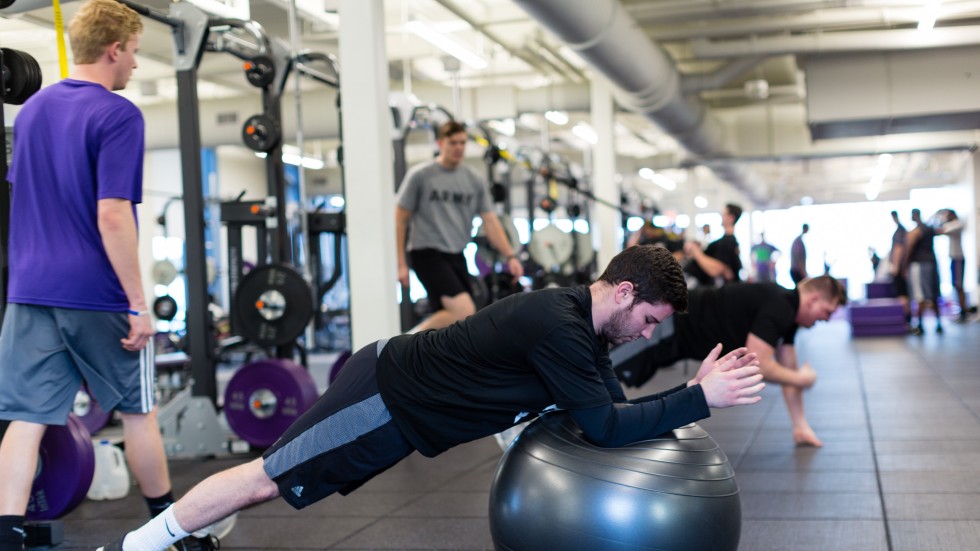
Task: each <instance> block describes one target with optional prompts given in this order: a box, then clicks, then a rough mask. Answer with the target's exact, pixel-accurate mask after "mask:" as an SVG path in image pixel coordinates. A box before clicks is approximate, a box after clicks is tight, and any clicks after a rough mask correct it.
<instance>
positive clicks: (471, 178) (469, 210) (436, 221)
mask: <svg viewBox="0 0 980 551" xmlns="http://www.w3.org/2000/svg"><path fill="white" fill-rule="evenodd" d="M396 201H397V203H398V206H400V207H402V208H403V209H406V210H408V211H411V213H412V221H411V223H410V225H411V231H409V236H408V244H407V247H406V248H407V249H408V250H410V251H414V250H418V249H435V250H437V251H442V252H445V253H458V252H461V251H462V250H463V248H464V247H466V244H467V243H469V241H470V233H471V232H472V230H473V217H474V216H476V215H477V214H482V213H484V212H487V211H488V210H490V205H491V201H490V192H489V190H488V189H487V186H486V185H484V183H483V179H482V178H480V177H479V176H478V175H477V173H476V172H475V171H474V170H473V169H471V168H469V167H468V166H464V165H459V166H457V167H456V168H455V169H453V170H448V169H445V168H443V167H442V166H440V165H439V163H437V162H435V161H433V162H430V163H423V164H420V165H416V166H414V167H412V169H411V170H409V171H408V174H406V175H405V180H404V181H403V182H402V185H401V188H399V190H398V197H397V199H396Z"/></svg>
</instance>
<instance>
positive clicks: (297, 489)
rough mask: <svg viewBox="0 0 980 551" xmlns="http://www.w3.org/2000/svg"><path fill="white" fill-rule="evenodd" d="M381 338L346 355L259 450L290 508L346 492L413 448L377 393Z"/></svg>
mask: <svg viewBox="0 0 980 551" xmlns="http://www.w3.org/2000/svg"><path fill="white" fill-rule="evenodd" d="M385 342H387V341H379V342H376V343H372V344H369V345H367V346H365V347H364V348H362V349H360V350H358V351H357V353H356V354H354V355H353V356H351V358H350V359H349V360H347V363H346V364H344V368H343V370H341V372H340V375H339V376H338V377H337V379H336V380H335V381H334V382H333V383H331V384H330V386H329V387H328V388H327V391H326V392H325V393H324V394H323V396H321V397H320V399H319V400H317V401H316V403H315V404H313V407H311V408H310V409H309V411H307V412H306V413H305V414H303V416H302V417H300V418H299V419H297V420H296V422H295V423H293V424H292V426H290V427H289V428H288V429H286V433H285V434H283V435H282V437H281V438H279V440H278V441H277V442H276V443H275V444H273V446H272V447H271V448H269V449H268V450H266V452H265V454H263V455H262V457H263V459H264V460H265V463H264V465H263V467H264V468H265V472H266V474H268V475H269V478H271V479H272V480H274V481H275V482H276V485H278V486H279V493H280V494H281V495H282V498H283V499H285V500H286V502H287V503H289V504H290V505H291V506H293V507H294V508H296V509H302V508H303V507H306V506H307V505H311V504H313V503H316V502H317V501H319V500H321V499H323V498H325V497H327V496H329V495H330V494H332V493H334V492H340V493H341V494H343V495H347V494H349V493H350V492H353V491H354V490H356V489H357V488H359V487H360V486H361V485H362V484H364V483H365V482H367V481H368V480H370V479H371V478H373V477H374V476H376V475H378V474H381V473H382V472H384V471H386V470H388V469H389V468H390V467H391V466H393V465H394V464H395V463H398V462H399V461H401V460H402V459H404V458H406V457H408V455H409V454H411V453H412V452H413V451H415V448H414V447H412V445H411V444H410V443H409V442H408V440H406V439H405V436H404V435H403V434H402V433H401V431H400V430H398V427H396V426H395V423H394V421H393V420H392V419H391V414H390V413H388V408H387V407H386V406H385V404H384V402H383V401H382V400H381V395H380V394H378V383H377V378H376V376H375V374H376V371H377V363H378V354H380V352H381V349H382V348H383V347H384V343H385Z"/></svg>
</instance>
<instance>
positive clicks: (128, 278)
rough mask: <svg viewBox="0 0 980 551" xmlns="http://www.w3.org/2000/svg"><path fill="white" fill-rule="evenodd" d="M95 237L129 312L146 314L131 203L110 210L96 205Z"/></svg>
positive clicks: (112, 207) (109, 207)
mask: <svg viewBox="0 0 980 551" xmlns="http://www.w3.org/2000/svg"><path fill="white" fill-rule="evenodd" d="M99 233H100V234H101V236H102V245H103V246H104V247H105V251H106V256H108V257H109V263H110V264H111V265H112V269H113V271H114V272H115V273H116V277H118V278H119V283H120V284H121V285H122V288H123V292H125V293H126V298H127V300H129V308H130V310H133V311H136V312H145V311H147V310H148V308H147V305H146V299H145V298H144V295H143V278H142V277H141V275H140V267H139V253H138V251H139V249H138V243H137V233H136V219H135V218H134V217H133V214H132V206H131V203H129V202H128V201H127V202H125V205H120V204H115V205H112V206H105V205H102V204H100V206H99Z"/></svg>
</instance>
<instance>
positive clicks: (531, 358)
mask: <svg viewBox="0 0 980 551" xmlns="http://www.w3.org/2000/svg"><path fill="white" fill-rule="evenodd" d="M686 308H687V288H686V285H685V282H684V277H683V274H682V272H681V267H680V265H679V264H678V263H677V261H676V260H674V258H673V257H672V256H671V254H670V253H669V252H668V251H667V250H665V249H663V248H658V247H653V246H636V247H631V248H629V249H627V250H625V251H623V252H621V253H620V254H618V255H616V257H614V258H613V259H612V261H610V263H609V266H608V267H607V268H606V271H605V272H604V273H603V274H602V275H601V276H600V277H599V281H597V282H596V283H594V284H592V285H591V286H588V287H585V286H582V287H573V288H557V289H546V290H542V291H537V292H533V293H523V294H518V295H513V296H510V297H507V298H505V299H503V300H501V301H498V302H496V303H494V304H491V305H490V306H488V307H487V308H485V309H483V310H480V311H479V312H477V313H476V314H474V315H473V316H471V317H469V318H467V319H465V320H463V321H459V322H456V323H454V324H453V325H451V326H449V327H447V328H445V329H440V330H430V331H424V332H420V333H417V334H414V335H401V336H397V337H393V338H391V339H389V340H386V341H378V342H377V343H372V344H370V345H368V346H366V347H364V348H362V349H361V350H359V351H358V352H357V353H356V354H354V355H353V356H352V357H351V359H350V360H348V362H347V364H346V365H345V366H344V370H343V371H342V372H341V374H340V376H339V377H338V378H337V380H336V381H335V382H334V383H333V384H331V385H330V387H329V388H328V389H327V392H326V393H325V394H324V395H323V396H322V397H321V398H320V399H319V400H318V401H317V402H316V404H314V406H313V407H312V408H311V409H310V410H309V411H307V412H306V414H304V415H303V416H302V417H301V418H300V419H298V420H297V421H296V423H294V424H293V426H291V427H290V428H289V429H287V431H286V434H284V435H283V436H282V437H281V438H280V439H279V441H278V442H276V443H275V444H274V445H273V446H272V447H271V448H270V449H269V450H267V451H266V453H265V454H264V455H263V457H262V458H259V459H256V460H254V461H252V462H250V463H247V464H244V465H240V466H238V467H235V468H232V469H229V470H227V471H223V472H220V473H218V474H216V475H214V476H211V477H210V478H208V479H206V480H204V481H203V482H201V483H200V484H198V485H197V486H196V487H194V488H193V489H192V490H191V491H190V492H188V493H187V495H185V496H184V498H183V499H181V500H180V501H179V502H177V503H176V504H175V505H174V506H173V507H171V508H170V509H168V511H167V513H166V514H165V515H161V517H162V518H163V519H162V520H160V521H156V520H155V521H151V522H150V523H147V524H146V525H144V526H143V527H142V528H140V529H138V530H136V531H134V532H130V533H129V534H127V535H126V536H125V538H124V540H119V541H117V542H114V543H113V544H110V545H107V546H105V547H104V548H103V549H105V550H116V549H122V550H125V551H131V550H133V549H136V550H139V551H143V550H162V549H165V548H166V547H167V546H168V545H170V543H172V541H174V538H177V537H179V536H180V535H181V534H185V533H187V532H193V531H194V530H198V529H200V528H202V527H204V526H207V525H209V524H211V523H212V522H214V521H215V520H219V519H221V518H223V517H226V516H227V515H229V514H231V513H233V512H235V511H237V510H239V509H242V508H244V507H247V506H249V505H254V504H257V503H261V502H263V501H268V500H271V499H274V498H276V497H279V496H281V497H282V498H283V499H285V500H286V501H287V502H288V503H289V504H290V505H292V506H293V507H295V508H297V509H300V508H303V507H306V506H307V505H310V504H312V503H315V502H316V501H319V500H321V499H323V498H325V497H327V496H328V495H330V494H332V493H335V492H340V493H341V494H347V493H349V492H352V491H354V490H355V489H356V488H358V487H359V486H360V485H361V484H363V483H365V482H366V481H368V480H369V479H371V478H372V477H374V476H375V475H377V474H380V473H381V472H383V471H385V470H386V469H388V468H389V467H391V466H392V465H394V464H395V463H397V462H398V461H400V460H401V459H403V458H405V457H406V456H408V455H409V454H411V453H412V452H413V451H416V450H417V451H419V452H420V453H421V454H422V455H425V456H429V457H431V456H435V455H438V454H439V453H441V452H443V451H445V450H447V449H449V448H451V447H453V446H456V445H458V444H462V443H464V442H469V441H471V440H475V439H478V438H482V437H484V436H489V435H491V434H496V433H498V432H501V431H503V430H504V429H507V428H509V427H511V426H513V425H515V424H517V423H519V422H522V421H526V420H528V419H531V418H533V417H536V416H537V415H539V414H541V413H543V412H546V411H549V410H553V409H564V410H566V411H568V413H569V414H570V415H571V417H572V418H573V419H574V420H575V422H576V423H578V425H579V426H580V427H581V428H582V431H583V433H584V434H585V436H586V438H588V439H589V440H590V441H592V442H593V443H594V444H596V445H599V446H607V447H614V446H621V445H624V444H628V443H631V442H636V441H639V440H644V439H649V438H652V437H654V436H656V435H658V434H662V433H664V432H666V431H669V430H672V429H675V428H677V427H680V426H683V425H685V424H688V423H691V422H693V421H697V420H699V419H702V418H704V417H707V416H709V415H710V411H709V409H708V408H709V407H729V406H735V405H742V404H753V403H756V402H758V401H759V400H760V397H759V396H757V394H758V393H759V391H761V390H762V388H763V387H764V383H762V375H761V374H760V372H759V366H758V362H757V361H756V359H755V356H754V355H753V354H750V353H747V351H746V350H745V349H744V348H738V349H736V350H733V351H731V352H729V353H728V354H726V355H725V356H723V357H720V358H719V356H720V355H721V350H722V348H721V345H720V344H718V345H716V346H715V347H714V348H712V349H711V350H710V352H709V353H708V354H706V358H705V360H704V362H703V363H702V365H701V368H700V369H699V370H698V372H697V374H696V375H695V377H694V378H693V379H691V380H690V381H688V382H687V383H686V384H683V385H680V386H678V387H676V388H673V389H670V390H668V391H666V392H663V393H660V394H656V395H651V396H646V397H643V398H638V399H635V400H627V399H626V396H625V395H624V393H623V390H622V387H621V386H620V385H619V382H618V380H617V379H616V375H615V373H614V372H613V370H612V364H611V363H610V361H609V354H608V352H607V349H608V345H609V344H623V343H627V342H630V341H633V340H636V339H639V338H640V337H650V335H651V334H652V333H653V330H654V328H656V326H657V325H658V324H660V323H661V322H662V321H663V320H664V319H666V318H668V317H669V316H671V315H672V314H673V313H674V312H675V311H683V310H685V309H686ZM158 518H160V517H158Z"/></svg>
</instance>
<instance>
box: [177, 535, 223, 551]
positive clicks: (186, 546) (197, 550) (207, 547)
mask: <svg viewBox="0 0 980 551" xmlns="http://www.w3.org/2000/svg"><path fill="white" fill-rule="evenodd" d="M171 549H174V550H175V551H214V550H215V549H221V542H219V541H218V538H216V537H214V536H204V537H203V538H195V537H194V536H187V537H186V538H184V539H182V540H180V541H178V542H177V543H175V544H173V546H171Z"/></svg>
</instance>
